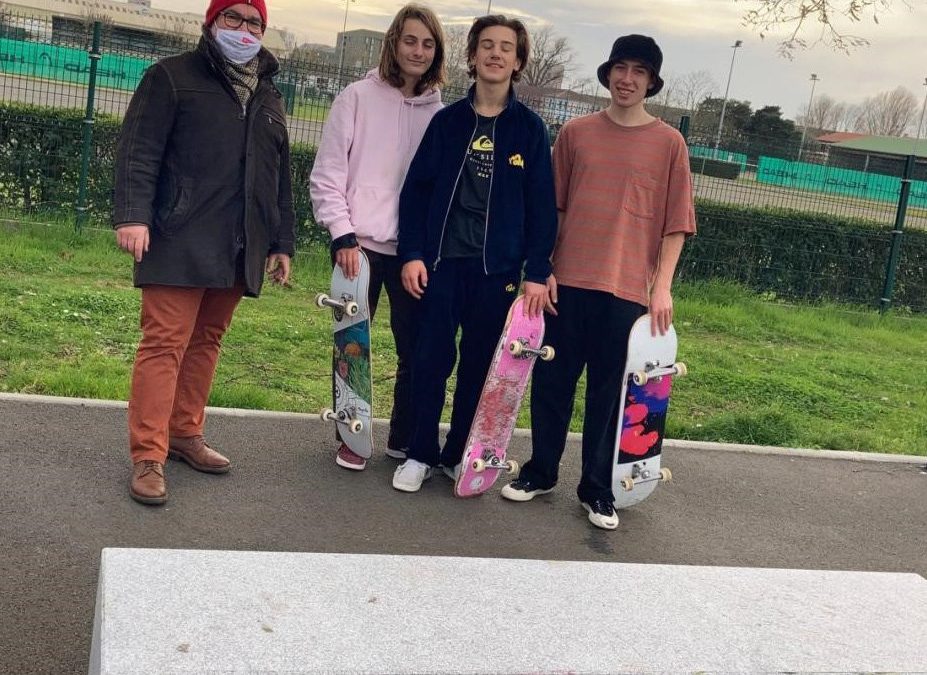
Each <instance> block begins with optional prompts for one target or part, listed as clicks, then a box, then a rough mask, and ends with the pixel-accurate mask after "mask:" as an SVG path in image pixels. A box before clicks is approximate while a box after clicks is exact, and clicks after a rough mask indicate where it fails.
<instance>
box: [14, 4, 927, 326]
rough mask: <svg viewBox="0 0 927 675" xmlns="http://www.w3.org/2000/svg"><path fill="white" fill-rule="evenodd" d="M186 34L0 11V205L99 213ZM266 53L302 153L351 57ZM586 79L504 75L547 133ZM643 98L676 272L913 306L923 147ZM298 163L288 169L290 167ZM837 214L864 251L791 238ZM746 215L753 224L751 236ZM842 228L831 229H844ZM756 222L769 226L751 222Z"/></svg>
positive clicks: (571, 109) (585, 109)
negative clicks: (674, 173) (687, 172)
mask: <svg viewBox="0 0 927 675" xmlns="http://www.w3.org/2000/svg"><path fill="white" fill-rule="evenodd" d="M193 46H194V43H193V42H190V41H189V40H183V39H179V38H177V37H176V36H172V35H162V36H150V35H149V36H147V37H144V36H139V37H137V39H131V40H130V39H127V38H126V34H125V33H124V32H122V33H120V32H117V31H114V30H113V29H112V26H108V25H106V24H101V23H99V22H98V23H96V24H94V23H91V22H89V21H88V22H84V23H81V22H75V21H68V22H61V21H58V22H56V21H55V20H45V19H41V18H37V17H30V16H18V15H13V14H10V13H9V12H6V13H4V12H0V208H2V209H4V210H5V211H6V212H7V213H11V212H12V213H41V212H56V213H72V214H77V216H78V219H79V222H96V223H100V224H102V223H104V222H105V221H106V220H107V218H108V214H109V209H110V202H109V194H110V188H111V180H112V177H111V171H112V152H113V146H114V139H115V136H116V134H117V133H118V125H119V119H120V118H121V117H122V115H123V113H124V111H125V109H126V107H127V106H128V103H129V100H130V98H131V96H132V92H133V91H134V89H135V87H136V86H137V84H138V81H139V79H140V78H141V76H142V74H143V72H144V70H145V68H146V67H147V66H148V65H150V64H151V63H153V62H154V61H156V60H157V59H158V58H162V57H163V56H165V55H167V54H171V53H177V52H179V51H182V50H184V49H188V48H191V47H193ZM280 61H281V69H280V73H279V74H278V76H277V77H276V78H275V82H276V84H277V86H278V88H279V89H280V91H281V92H282V93H283V95H284V97H285V101H286V105H287V111H288V120H289V122H288V123H289V127H290V138H291V142H292V143H293V144H294V148H295V149H296V150H299V149H300V148H306V153H305V154H306V155H307V156H308V157H309V159H308V160H307V161H308V162H311V156H312V152H311V150H309V148H310V147H312V146H315V145H316V144H317V143H318V141H319V139H320V138H321V134H322V128H323V126H324V123H325V119H326V116H327V113H328V110H329V108H330V105H331V102H332V100H333V99H334V97H335V96H336V95H337V94H338V93H339V92H340V91H341V90H342V89H343V88H344V86H346V85H347V84H348V83H349V82H352V81H355V80H357V79H360V78H361V77H363V76H364V75H365V71H361V70H352V69H339V68H338V66H337V65H333V64H330V63H324V62H320V61H318V60H316V61H312V60H307V59H305V58H301V57H300V56H299V55H298V53H294V55H291V56H283V57H281V58H280ZM466 85H467V83H466V81H465V79H464V78H461V77H460V76H459V74H458V77H457V78H455V82H453V83H452V84H450V85H448V86H447V87H445V88H444V89H443V91H442V96H443V99H444V101H445V102H447V103H450V102H453V101H456V100H458V99H460V98H461V97H462V96H464V95H465V93H466ZM599 91H600V92H601V95H599V96H595V95H591V94H577V93H574V92H562V91H554V90H542V89H535V88H530V87H519V97H520V98H521V100H522V101H524V102H525V103H526V104H527V105H529V106H530V107H531V108H532V109H534V110H535V111H536V112H537V113H538V114H539V115H540V116H541V117H542V118H543V119H544V121H545V122H546V123H547V125H548V129H549V130H550V135H551V139H552V140H553V139H554V138H555V137H556V135H557V133H558V132H559V129H560V128H561V127H562V125H563V124H564V123H565V122H566V121H567V120H569V119H571V118H573V117H577V116H580V115H585V114H589V113H591V112H594V111H596V110H600V109H602V108H604V107H605V106H606V105H607V103H608V100H607V98H606V97H605V93H606V92H605V90H604V89H600V90H599ZM50 109H54V114H49V113H48V111H49V110H50ZM43 111H44V112H43ZM651 112H653V113H655V114H657V115H660V116H662V117H663V118H664V119H665V120H666V121H667V122H669V123H671V124H674V125H677V126H679V127H680V130H681V131H683V133H684V135H685V136H686V137H687V140H688V142H689V148H690V163H691V166H692V169H693V174H694V184H695V193H696V197H697V199H698V202H699V219H700V226H701V227H700V236H699V237H696V239H695V240H693V241H697V245H694V246H693V245H690V246H688V247H687V248H686V252H685V257H684V259H683V261H682V264H681V267H680V274H681V275H682V276H686V275H688V276H689V277H690V278H705V277H706V276H708V277H716V276H720V277H725V278H730V279H735V280H737V281H740V282H742V283H746V284H748V285H751V286H754V287H756V288H758V289H759V290H764V291H769V290H771V291H773V292H774V293H775V294H776V295H777V296H779V297H788V298H802V299H810V300H815V299H837V300H851V301H853V302H863V303H867V304H876V305H880V306H882V307H886V306H887V305H888V302H889V299H890V298H892V295H893V294H894V293H897V292H898V291H899V289H907V290H906V291H905V297H904V299H903V304H904V305H905V306H907V307H910V308H912V309H915V310H925V309H927V298H925V297H923V296H927V272H925V270H924V268H925V261H924V259H923V258H924V255H925V254H924V251H927V246H924V245H921V246H917V247H915V246H912V245H911V244H909V243H907V242H906V244H905V246H902V245H901V243H902V241H903V240H902V234H901V233H902V231H906V230H907V231H910V233H911V235H915V234H916V235H917V236H918V237H920V235H921V234H922V233H921V232H920V230H927V161H925V160H921V161H920V162H915V161H913V160H910V159H908V158H904V157H875V158H873V157H866V158H864V159H863V158H854V157H852V156H850V157H848V156H846V155H840V154H838V153H835V152H834V151H833V149H832V148H831V147H828V146H825V145H822V144H819V143H816V142H814V141H809V142H806V143H804V144H800V143H798V142H796V141H795V139H794V138H784V137H762V136H760V137H757V136H753V137H751V136H749V135H747V134H744V133H743V132H739V133H737V134H734V133H721V134H719V133H718V129H717V126H715V125H714V123H713V121H712V120H711V119H707V120H706V119H700V118H698V117H696V118H695V121H694V122H692V120H691V117H690V115H685V114H684V113H685V112H686V111H680V110H676V109H666V108H661V107H660V106H651ZM297 154H298V153H297ZM906 167H907V174H905V168H906ZM305 170H306V167H303V171H302V172H299V171H297V172H296V175H298V176H299V177H300V180H303V179H304V174H305ZM296 189H297V191H298V192H300V191H301V192H303V193H304V192H305V190H304V189H302V190H301V186H300V185H297V186H296ZM303 197H305V195H304V194H303ZM301 203H304V204H305V207H304V208H303V209H302V213H300V215H301V216H303V217H304V218H309V217H311V211H310V208H311V207H310V206H309V204H308V199H305V198H304V199H302V202H301ZM718 205H724V206H726V207H727V208H728V210H727V211H724V214H726V215H723V214H722V215H719V213H720V212H719V211H718ZM730 209H739V211H736V212H734V211H731V210H730ZM732 213H734V215H731V214H732ZM737 214H739V215H737ZM843 221H846V223H849V224H850V225H852V228H851V229H853V237H854V239H853V241H856V242H857V243H858V242H860V241H865V242H866V244H865V246H864V247H863V248H865V249H866V251H867V253H866V254H865V255H863V256H860V255H858V251H856V250H850V249H851V248H852V246H851V247H850V248H847V246H846V245H845V242H844V243H841V244H839V245H836V246H834V247H832V250H828V248H827V247H826V246H824V247H823V248H822V247H821V245H820V244H819V243H816V244H815V246H817V247H818V248H817V249H816V250H811V249H808V250H806V248H804V247H805V246H806V243H807V241H808V239H809V237H808V236H807V235H808V228H809V227H814V228H816V230H817V231H818V232H820V231H822V228H824V229H826V228H827V227H829V226H831V225H834V224H836V223H838V222H840V223H842V224H846V223H844V222H843ZM747 224H749V227H748V226H747ZM757 224H760V225H762V227H763V230H762V231H761V232H759V235H758V232H757V231H756V229H755V228H756V225H757ZM706 225H707V226H706ZM843 231H844V230H840V229H839V228H838V229H837V230H834V234H833V236H840V237H843V235H842V234H841V233H842V232H843ZM769 232H772V233H773V236H771V237H768V236H760V235H764V234H768V233H769ZM923 234H924V235H925V237H921V240H925V241H927V232H924V233H923ZM741 237H749V239H743V240H740V238H741ZM812 238H813V237H812ZM739 240H740V241H739ZM738 241H739V244H740V248H739V249H738V248H737V246H736V245H737V243H738ZM732 244H733V245H734V247H733V248H732ZM758 246H759V247H761V249H762V250H757V247H758ZM748 250H749V251H750V255H749V256H748V255H744V252H745V251H748ZM809 256H810V258H809ZM834 256H842V257H841V259H840V260H837V261H835V260H834V259H833V258H834ZM797 260H812V261H813V262H812V263H803V264H805V265H806V269H804V270H798V272H799V273H802V274H804V275H805V276H804V280H803V281H801V283H796V282H795V270H794V267H795V265H796V262H795V261H797ZM863 266H864V268H863ZM874 267H876V268H878V270H877V271H874V270H873V268H874ZM834 276H840V277H841V281H840V284H839V285H841V287H847V286H848V287H856V288H860V289H863V290H862V291H860V292H859V293H849V294H848V293H846V292H842V293H837V292H834V291H833V288H834V283H833V281H834V280H833V278H832V277H834ZM786 277H788V278H789V279H791V281H788V282H787V281H786V280H785V279H786ZM759 279H762V280H763V281H762V283H760V282H759V281H758V280H759ZM899 282H900V286H899ZM875 286H878V287H879V288H878V290H876V291H873V290H872V289H873V288H874V287H875ZM922 288H923V289H924V290H925V292H923V293H921V291H920V290H919V289H922Z"/></svg>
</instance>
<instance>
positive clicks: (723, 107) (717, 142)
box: [712, 40, 743, 159]
mask: <svg viewBox="0 0 927 675" xmlns="http://www.w3.org/2000/svg"><path fill="white" fill-rule="evenodd" d="M742 44H743V40H737V41H736V42H735V43H734V44H732V45H731V49H733V50H734V52H733V53H732V54H731V68H730V70H728V71H727V85H726V86H725V87H724V101H723V102H722V103H721V119H720V120H718V136H717V137H716V138H715V152H714V157H713V158H712V159H718V146H719V145H721V129H722V128H723V127H724V113H725V111H726V110H727V94H728V92H729V91H730V90H731V75H733V74H734V58H735V57H736V56H737V49H738V48H739V47H740V46H741V45H742Z"/></svg>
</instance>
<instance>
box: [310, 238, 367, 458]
mask: <svg viewBox="0 0 927 675" xmlns="http://www.w3.org/2000/svg"><path fill="white" fill-rule="evenodd" d="M359 255H360V271H359V273H358V275H357V277H355V278H354V279H348V278H347V277H345V276H344V274H343V273H342V271H341V268H340V267H339V266H338V265H335V266H334V268H333V269H332V281H331V291H330V292H329V293H319V294H318V295H317V296H316V297H315V304H316V305H317V306H318V307H321V308H323V309H324V308H326V307H327V308H331V312H332V318H333V319H334V322H333V325H332V336H333V340H334V348H333V350H332V402H333V404H334V407H333V408H325V409H323V410H322V412H321V414H320V416H321V418H322V419H323V420H324V421H326V422H334V423H335V425H336V426H337V427H338V432H339V435H340V436H341V440H342V441H343V442H344V443H345V444H346V445H347V446H348V447H349V448H350V449H351V451H352V452H354V453H355V454H357V455H360V456H361V457H363V458H365V459H368V458H369V457H370V456H371V455H372V454H373V432H372V429H371V425H370V420H371V401H372V400H373V399H372V393H373V392H372V390H373V378H372V376H371V365H370V310H369V306H368V303H367V290H368V286H369V285H370V263H369V262H368V261H367V256H366V255H364V253H363V251H361V252H360V254H359Z"/></svg>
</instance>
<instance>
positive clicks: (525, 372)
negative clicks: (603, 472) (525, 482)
mask: <svg viewBox="0 0 927 675" xmlns="http://www.w3.org/2000/svg"><path fill="white" fill-rule="evenodd" d="M523 307H524V296H519V297H517V298H516V299H515V302H513V303H512V306H511V307H510V308H509V315H508V318H507V319H506V322H505V328H503V330H502V337H500V338H499V344H498V346H497V347H496V353H495V356H493V360H492V363H491V364H490V366H489V372H488V373H487V375H486V382H485V383H484V384H483V391H482V393H481V394H480V401H479V403H478V404H477V406H476V414H475V415H474V416H473V425H472V426H471V427H470V434H469V436H468V437H467V445H466V447H465V448H464V454H463V458H462V459H461V461H460V475H459V476H458V477H457V481H456V482H455V483H454V494H455V495H456V496H458V497H476V496H477V495H481V494H483V493H484V492H486V491H487V490H489V489H490V488H491V487H492V486H493V484H494V483H495V482H496V479H497V478H498V477H499V474H500V473H501V472H502V471H505V472H507V473H509V474H516V473H518V468H519V467H518V462H516V461H514V460H507V459H506V458H505V452H506V450H507V448H508V445H509V441H510V440H511V439H512V431H513V430H514V429H515V421H516V419H517V418H518V409H519V408H520V407H521V401H522V398H523V397H524V395H525V389H526V388H527V386H528V378H529V377H530V376H531V368H532V366H533V365H534V360H535V359H536V358H538V357H540V358H541V359H543V360H545V361H549V360H550V359H552V358H554V350H553V348H552V347H546V346H542V345H541V341H542V340H543V339H544V315H543V313H542V314H539V315H538V316H536V317H534V318H531V317H529V316H526V315H525V313H524V310H523Z"/></svg>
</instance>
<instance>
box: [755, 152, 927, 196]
mask: <svg viewBox="0 0 927 675" xmlns="http://www.w3.org/2000/svg"><path fill="white" fill-rule="evenodd" d="M756 180H757V181H758V182H760V183H769V184H772V185H781V186H783V187H790V188H798V189H801V190H813V191H816V192H828V193H831V194H840V195H848V196H850V197H857V198H859V199H874V200H878V201H883V202H892V203H896V202H897V201H898V195H899V194H900V193H901V179H900V178H896V177H895V176H886V175H884V174H880V173H866V172H864V171H854V170H852V169H838V168H835V167H830V166H824V165H822V164H809V163H807V162H789V161H787V160H784V159H777V158H775V157H760V161H759V162H758V163H757V169H756ZM908 203H909V204H910V205H911V206H918V207H927V183H925V182H924V181H912V182H911V196H910V200H909V202H908Z"/></svg>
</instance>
